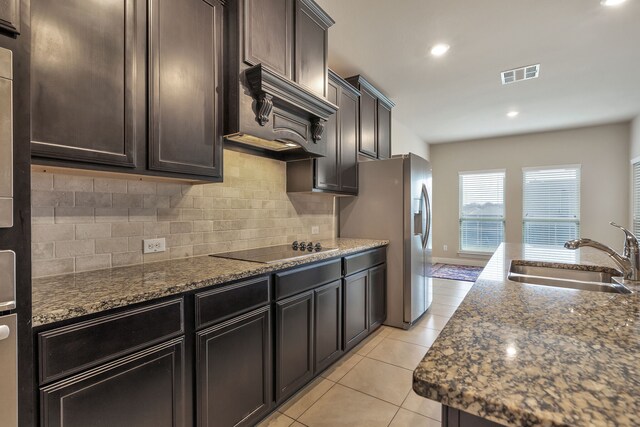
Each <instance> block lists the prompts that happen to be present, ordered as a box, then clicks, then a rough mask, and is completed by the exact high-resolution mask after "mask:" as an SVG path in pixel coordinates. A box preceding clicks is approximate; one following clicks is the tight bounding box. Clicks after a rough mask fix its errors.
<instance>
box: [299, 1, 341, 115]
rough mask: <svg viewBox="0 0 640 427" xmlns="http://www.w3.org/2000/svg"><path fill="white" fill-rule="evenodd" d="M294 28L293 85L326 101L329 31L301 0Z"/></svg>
mask: <svg viewBox="0 0 640 427" xmlns="http://www.w3.org/2000/svg"><path fill="white" fill-rule="evenodd" d="M295 27H296V38H295V52H296V54H295V66H296V67H295V81H296V82H297V83H299V84H300V85H301V86H304V87H306V88H307V89H309V90H310V91H311V92H313V93H315V94H316V95H318V96H322V97H325V96H326V95H327V69H328V64H327V58H328V34H327V33H328V31H327V30H328V28H327V26H326V25H325V24H323V23H322V22H321V19H320V18H319V17H318V16H317V15H316V14H315V13H314V12H313V11H311V9H309V6H307V5H306V4H305V2H303V1H301V0H296V23H295ZM334 103H335V102H334Z"/></svg>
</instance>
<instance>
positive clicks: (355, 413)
mask: <svg viewBox="0 0 640 427" xmlns="http://www.w3.org/2000/svg"><path fill="white" fill-rule="evenodd" d="M471 286H472V284H471V283H469V282H457V281H452V280H444V279H433V303H432V305H431V308H430V309H429V311H428V312H427V314H425V316H424V317H423V318H422V319H421V320H420V322H419V323H418V324H416V325H415V326H414V327H413V328H411V330H409V331H404V330H402V329H396V328H391V327H388V326H382V327H381V328H380V329H378V330H377V331H376V332H375V333H373V334H372V335H371V336H369V337H368V338H367V339H366V340H365V341H363V342H362V343H360V344H359V345H358V346H357V347H356V348H354V349H353V350H351V351H350V352H349V353H348V354H346V355H345V356H344V357H343V358H342V359H341V360H340V361H338V362H337V363H336V364H335V365H334V366H332V367H331V368H329V369H328V370H326V371H325V372H323V373H322V374H321V375H320V376H319V377H318V378H316V379H315V380H314V381H313V382H312V383H311V384H309V385H308V386H307V387H305V388H304V389H302V390H301V391H299V392H298V393H297V394H296V395H294V396H293V397H292V398H291V399H289V400H288V401H287V402H285V403H284V404H283V405H282V406H280V407H279V408H278V410H277V411H276V412H274V413H273V414H272V415H271V416H269V418H267V419H266V420H264V421H263V422H262V423H261V424H259V426H260V427H267V426H268V427H301V426H307V427H322V426H327V427H339V426H349V427H359V426H362V427H376V426H380V427H388V426H389V427H438V426H440V417H441V409H442V408H441V406H440V404H439V403H437V402H434V401H431V400H428V399H425V398H423V397H421V396H418V395H417V394H415V393H414V392H413V390H412V388H411V383H412V375H413V369H415V367H416V366H417V365H418V363H419V362H420V360H421V359H422V357H423V356H424V354H425V353H426V352H427V350H428V349H429V347H430V346H431V345H432V344H433V342H434V341H435V340H436V338H437V337H438V334H439V333H440V331H441V330H442V328H443V327H444V325H445V324H446V323H447V321H448V320H449V318H450V317H451V315H452V314H453V312H454V311H455V310H456V308H457V307H458V305H459V304H460V303H461V302H462V300H463V299H464V297H465V295H466V294H467V292H469V289H471Z"/></svg>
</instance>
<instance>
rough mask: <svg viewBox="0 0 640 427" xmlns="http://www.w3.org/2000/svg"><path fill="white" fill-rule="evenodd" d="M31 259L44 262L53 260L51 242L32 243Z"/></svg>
mask: <svg viewBox="0 0 640 427" xmlns="http://www.w3.org/2000/svg"><path fill="white" fill-rule="evenodd" d="M31 258H32V259H33V260H34V261H35V260H44V259H52V258H53V242H49V243H32V244H31Z"/></svg>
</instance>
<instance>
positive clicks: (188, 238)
mask: <svg viewBox="0 0 640 427" xmlns="http://www.w3.org/2000/svg"><path fill="white" fill-rule="evenodd" d="M203 237H204V235H203V233H187V234H183V235H182V244H183V245H199V244H201V243H203V242H204V238H203Z"/></svg>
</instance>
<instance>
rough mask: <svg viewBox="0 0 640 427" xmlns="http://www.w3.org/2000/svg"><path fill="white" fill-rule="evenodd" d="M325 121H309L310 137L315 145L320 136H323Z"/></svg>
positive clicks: (315, 119) (316, 119)
mask: <svg viewBox="0 0 640 427" xmlns="http://www.w3.org/2000/svg"><path fill="white" fill-rule="evenodd" d="M326 122H327V121H326V120H324V119H320V118H314V119H313V120H312V121H311V137H312V138H313V142H315V143H317V142H318V141H320V140H321V139H322V135H323V134H324V124H325V123H326Z"/></svg>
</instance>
